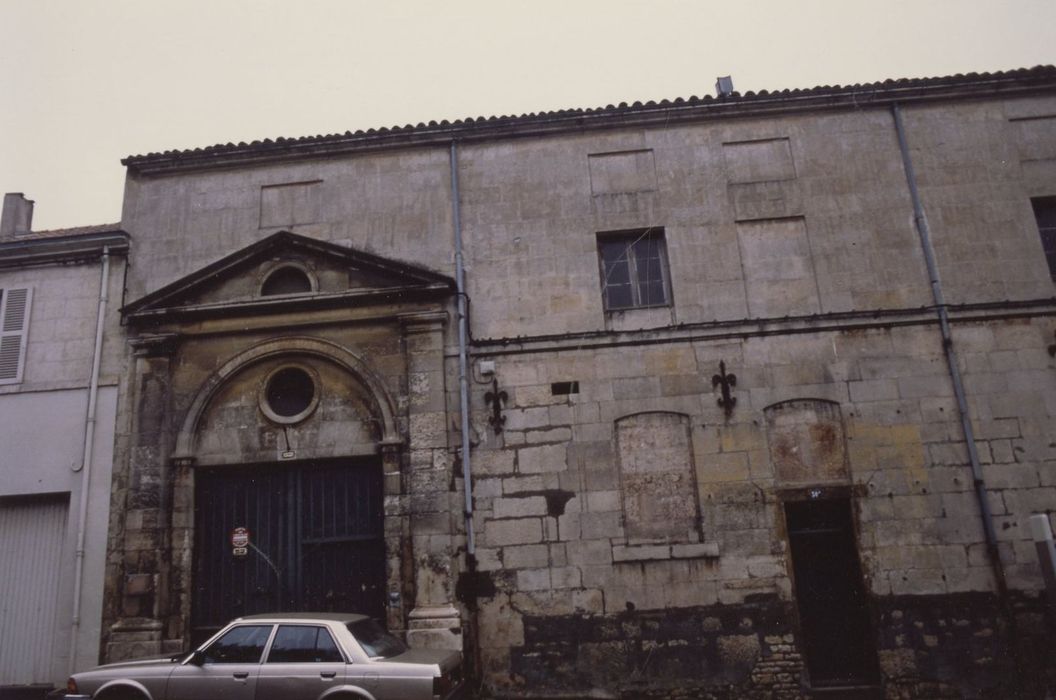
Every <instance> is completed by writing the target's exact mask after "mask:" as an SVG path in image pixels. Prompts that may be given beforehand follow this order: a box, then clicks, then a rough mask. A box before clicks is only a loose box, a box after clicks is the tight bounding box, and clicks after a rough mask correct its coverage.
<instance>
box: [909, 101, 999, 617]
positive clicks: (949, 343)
mask: <svg viewBox="0 0 1056 700" xmlns="http://www.w3.org/2000/svg"><path fill="white" fill-rule="evenodd" d="M891 113H892V115H893V116H894V119H895V131H896V132H897V134H898V148H899V151H900V152H901V153H902V166H903V168H904V170H905V173H906V182H907V184H908V185H909V194H910V197H911V198H912V200H913V221H914V222H915V223H916V227H917V233H918V234H919V236H920V247H921V248H922V249H923V251H924V262H925V263H926V265H927V268H928V278H929V280H930V281H931V294H932V297H933V299H934V300H935V309H936V312H937V313H938V317H939V329H940V332H941V333H942V347H943V349H944V350H945V351H946V365H947V367H948V368H949V371H950V379H951V381H952V382H953V393H954V396H956V398H957V410H958V413H959V415H960V419H961V429H962V430H963V431H964V440H965V443H966V444H967V447H968V459H969V461H970V462H971V467H972V484H973V485H974V487H975V497H976V500H977V501H978V502H979V514H980V516H981V518H982V521H983V533H984V534H985V536H986V551H987V554H988V555H989V559H990V565H991V567H992V569H993V572H994V581H995V583H996V584H997V594H998V597H999V602H1000V604H1001V606H1002V608H1003V609H1004V612H1005V614H1006V615H1007V616H1008V620H1009V624H1010V625H1013V626H1014V625H1015V620H1014V618H1013V617H1012V615H1011V611H1010V610H1009V607H1008V606H1009V600H1008V582H1007V581H1006V580H1005V570H1004V568H1003V567H1002V566H1001V554H1000V552H999V551H998V548H997V533H996V531H995V530H994V518H993V514H992V512H991V510H990V502H989V501H988V500H987V497H986V494H987V489H986V481H985V480H984V478H983V468H982V466H980V464H979V452H978V450H977V449H976V447H975V431H974V430H973V429H972V418H971V414H970V413H969V410H968V401H967V399H966V398H965V392H964V382H963V381H962V379H961V370H960V367H959V366H958V364H957V353H956V351H955V350H954V347H953V336H952V334H951V333H950V318H949V310H948V308H947V306H946V301H945V298H944V296H943V293H942V282H941V280H940V279H939V271H938V266H937V265H936V264H935V249H934V248H933V247H932V243H931V229H930V227H929V226H928V219H927V216H926V215H925V214H924V205H923V204H922V203H921V199H920V191H919V190H918V189H917V176H916V173H915V172H914V170H913V161H912V159H911V158H910V155H909V142H908V140H907V139H906V127H905V124H903V122H902V110H901V108H900V107H899V105H898V103H897V102H896V103H894V104H892V105H891Z"/></svg>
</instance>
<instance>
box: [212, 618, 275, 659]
mask: <svg viewBox="0 0 1056 700" xmlns="http://www.w3.org/2000/svg"><path fill="white" fill-rule="evenodd" d="M270 634H271V625H242V626H240V627H235V628H234V629H232V630H230V631H228V632H227V633H226V634H225V635H224V636H223V637H220V639H218V640H216V641H215V642H213V643H212V644H210V645H209V647H208V648H207V649H206V650H205V658H204V659H203V661H204V663H207V664H255V663H259V662H260V657H261V656H262V655H263V654H264V645H265V644H267V643H268V636H269V635H270Z"/></svg>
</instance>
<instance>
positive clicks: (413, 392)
mask: <svg viewBox="0 0 1056 700" xmlns="http://www.w3.org/2000/svg"><path fill="white" fill-rule="evenodd" d="M446 318H447V316H446V314H443V313H434V314H413V315H407V316H403V317H401V322H402V323H403V337H404V345H405V351H406V357H407V389H408V391H407V394H408V407H407V415H408V425H409V443H408V463H409V470H408V472H407V474H406V477H405V481H404V486H405V493H406V494H407V496H408V505H409V509H410V513H409V516H410V518H409V519H410V540H411V550H412V560H413V564H414V565H413V569H414V580H415V586H414V606H413V608H412V609H411V611H410V614H409V615H408V631H407V640H408V642H409V643H410V644H411V645H412V646H415V647H433V648H452V649H461V648H462V632H461V627H462V624H461V621H460V618H459V613H458V610H457V609H456V607H455V606H454V600H455V598H454V588H455V579H456V577H457V574H458V572H457V562H456V556H457V550H456V542H455V536H456V534H457V529H458V522H459V520H460V514H461V512H462V510H461V507H460V505H459V503H458V497H457V494H456V493H454V492H453V490H452V488H451V484H452V481H453V479H452V469H453V468H454V464H453V460H452V458H451V450H450V449H449V446H448V423H449V420H448V414H447V403H446V390H445V386H444V323H445V321H446Z"/></svg>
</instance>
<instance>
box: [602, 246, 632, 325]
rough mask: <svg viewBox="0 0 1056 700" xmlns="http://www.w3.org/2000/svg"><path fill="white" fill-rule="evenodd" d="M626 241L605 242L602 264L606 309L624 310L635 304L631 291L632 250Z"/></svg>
mask: <svg viewBox="0 0 1056 700" xmlns="http://www.w3.org/2000/svg"><path fill="white" fill-rule="evenodd" d="M627 244H628V242H627V241H625V240H622V239H621V240H618V241H603V242H602V243H601V262H602V269H603V272H604V274H605V278H604V279H603V280H602V283H601V287H602V289H603V290H604V294H605V307H606V308H608V309H624V308H627V307H629V306H632V305H633V304H634V296H633V293H632V291H631V271H630V264H629V261H628V258H627V256H628V254H629V253H630V249H629V247H628V245H627Z"/></svg>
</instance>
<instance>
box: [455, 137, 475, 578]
mask: <svg viewBox="0 0 1056 700" xmlns="http://www.w3.org/2000/svg"><path fill="white" fill-rule="evenodd" d="M450 161H451V211H452V218H453V221H454V228H455V286H456V288H457V290H458V410H459V413H460V414H461V417H462V481H463V484H464V490H465V495H466V501H465V507H464V510H463V514H464V516H465V519H466V554H467V556H468V557H469V559H470V566H471V567H472V566H473V565H474V564H475V557H476V551H477V549H476V541H475V538H474V536H473V476H472V471H471V469H470V455H469V451H470V444H469V376H468V364H469V360H468V358H467V348H466V346H467V330H466V283H465V271H464V268H463V264H462V210H461V208H460V202H459V200H460V194H459V190H458V144H457V143H456V142H455V141H452V142H451V157H450Z"/></svg>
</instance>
